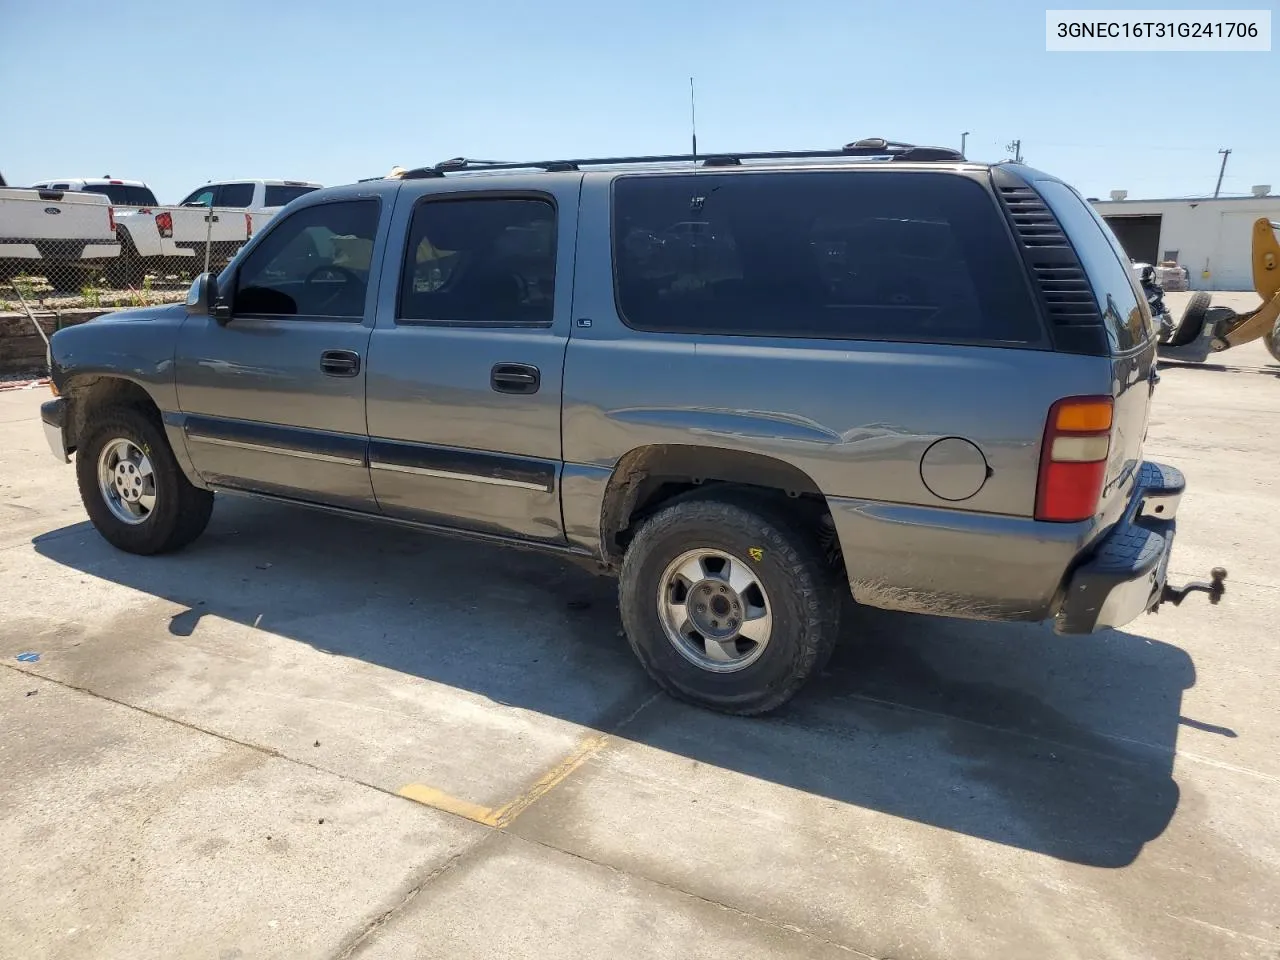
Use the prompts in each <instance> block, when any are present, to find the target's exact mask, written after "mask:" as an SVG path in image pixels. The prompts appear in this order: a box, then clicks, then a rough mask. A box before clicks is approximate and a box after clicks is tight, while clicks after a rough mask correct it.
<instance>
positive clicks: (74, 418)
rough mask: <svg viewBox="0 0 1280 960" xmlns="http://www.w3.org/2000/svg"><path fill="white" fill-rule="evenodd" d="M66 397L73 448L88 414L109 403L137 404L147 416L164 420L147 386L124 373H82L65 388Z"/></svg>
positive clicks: (118, 404) (122, 405) (68, 437)
mask: <svg viewBox="0 0 1280 960" xmlns="http://www.w3.org/2000/svg"><path fill="white" fill-rule="evenodd" d="M63 396H65V397H66V398H67V404H68V406H69V408H70V409H69V410H68V415H69V416H68V420H67V448H68V449H69V450H74V449H75V447H76V444H77V443H78V442H79V440H80V437H81V436H82V435H83V433H84V430H85V427H86V426H88V424H89V418H90V417H91V416H93V414H94V413H96V412H97V411H99V410H103V409H106V408H107V407H134V408H136V409H138V410H141V411H142V412H143V413H145V414H147V416H149V417H151V418H152V419H153V420H155V422H156V423H162V420H161V417H160V408H159V407H157V406H156V403H155V401H154V400H152V399H151V394H149V393H147V391H146V390H145V389H143V388H142V387H140V386H139V385H138V384H136V383H134V382H133V381H132V380H126V379H124V378H123V377H99V376H89V377H79V378H77V379H75V380H73V381H71V383H70V384H68V386H67V389H66V390H64V391H63Z"/></svg>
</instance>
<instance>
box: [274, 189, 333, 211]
mask: <svg viewBox="0 0 1280 960" xmlns="http://www.w3.org/2000/svg"><path fill="white" fill-rule="evenodd" d="M318 189H320V188H319V187H272V186H268V187H267V199H266V201H265V203H264V206H268V207H283V206H284V205H285V204H286V203H292V202H293V201H294V200H297V199H298V198H299V197H303V196H306V195H307V194H308V193H311V191H313V190H318Z"/></svg>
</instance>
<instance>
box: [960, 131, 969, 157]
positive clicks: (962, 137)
mask: <svg viewBox="0 0 1280 960" xmlns="http://www.w3.org/2000/svg"><path fill="white" fill-rule="evenodd" d="M968 139H969V131H968V130H966V131H965V132H964V133H962V134H960V156H962V157H963V156H966V154H965V152H964V142H965V141H966V140H968Z"/></svg>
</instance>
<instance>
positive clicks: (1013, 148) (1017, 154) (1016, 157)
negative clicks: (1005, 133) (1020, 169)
mask: <svg viewBox="0 0 1280 960" xmlns="http://www.w3.org/2000/svg"><path fill="white" fill-rule="evenodd" d="M1004 148H1005V149H1006V150H1008V151H1009V152H1010V153H1012V154H1013V162H1014V163H1021V162H1022V141H1021V140H1011V141H1009V142H1008V143H1006V144H1005V145H1004Z"/></svg>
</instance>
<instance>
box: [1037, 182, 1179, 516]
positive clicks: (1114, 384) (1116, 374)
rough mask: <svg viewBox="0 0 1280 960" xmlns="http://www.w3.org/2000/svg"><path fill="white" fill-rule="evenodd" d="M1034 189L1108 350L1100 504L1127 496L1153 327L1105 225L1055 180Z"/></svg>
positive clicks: (1143, 424) (1139, 438) (1146, 408)
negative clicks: (1091, 302) (1078, 273)
mask: <svg viewBox="0 0 1280 960" xmlns="http://www.w3.org/2000/svg"><path fill="white" fill-rule="evenodd" d="M1036 189H1037V190H1038V191H1039V192H1040V195H1041V196H1042V197H1044V200H1045V202H1046V203H1047V204H1048V205H1049V207H1050V209H1051V210H1052V211H1053V213H1054V216H1056V217H1057V219H1058V222H1059V223H1061V224H1062V227H1063V229H1064V230H1065V231H1066V233H1067V236H1068V237H1069V238H1070V240H1071V245H1072V246H1073V247H1074V248H1075V251H1076V255H1077V256H1078V257H1079V258H1080V263H1081V265H1082V266H1083V267H1084V270H1085V273H1086V274H1087V275H1088V277H1089V283H1090V285H1091V286H1092V288H1093V292H1094V296H1095V297H1096V299H1097V301H1098V309H1099V310H1100V311H1101V313H1102V320H1103V324H1104V327H1105V329H1106V334H1107V340H1108V344H1109V346H1110V352H1111V363H1112V375H1111V392H1112V396H1113V398H1114V402H1115V415H1114V420H1113V426H1112V432H1111V453H1110V456H1109V459H1108V464H1107V477H1106V486H1105V487H1104V489H1103V497H1104V500H1105V499H1107V498H1114V497H1118V496H1124V497H1127V496H1128V492H1129V489H1130V484H1129V483H1128V480H1129V478H1130V477H1131V475H1132V474H1133V473H1134V471H1135V470H1136V469H1137V468H1138V467H1140V466H1141V464H1142V445H1143V441H1144V440H1145V439H1146V435H1147V423H1148V418H1149V416H1150V409H1151V394H1152V392H1153V391H1154V389H1155V382H1156V380H1157V376H1156V326H1155V322H1154V321H1153V320H1152V317H1151V311H1150V310H1149V309H1148V308H1147V301H1146V298H1145V297H1144V296H1142V295H1141V291H1140V289H1139V288H1138V285H1137V280H1136V278H1135V277H1134V275H1133V271H1132V270H1131V269H1130V267H1129V258H1128V255H1127V254H1126V253H1125V251H1124V248H1123V247H1122V246H1121V245H1120V241H1119V240H1118V239H1117V238H1116V236H1115V234H1114V233H1113V232H1112V231H1111V228H1110V227H1108V226H1107V224H1106V221H1104V220H1103V219H1102V217H1101V216H1099V215H1098V213H1097V212H1096V211H1095V210H1094V209H1093V207H1092V206H1091V205H1090V204H1089V203H1087V202H1086V201H1085V200H1084V199H1083V198H1082V197H1081V196H1080V195H1079V194H1078V193H1076V192H1075V191H1074V190H1072V189H1071V188H1070V187H1068V186H1067V185H1066V184H1064V183H1061V182H1060V181H1057V180H1040V181H1037V183H1036Z"/></svg>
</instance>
